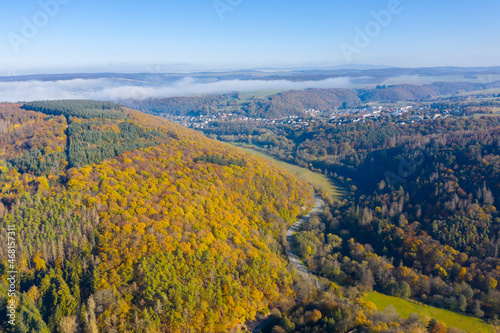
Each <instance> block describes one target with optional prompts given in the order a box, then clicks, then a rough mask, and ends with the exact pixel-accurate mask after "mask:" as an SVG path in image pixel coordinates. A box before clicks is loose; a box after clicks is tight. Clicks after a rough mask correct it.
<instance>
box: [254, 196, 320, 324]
mask: <svg viewBox="0 0 500 333" xmlns="http://www.w3.org/2000/svg"><path fill="white" fill-rule="evenodd" d="M314 199H315V200H316V202H315V204H314V207H313V208H312V209H311V211H310V212H309V213H307V214H306V215H305V216H304V217H303V218H301V219H300V220H298V221H297V222H295V223H294V224H293V225H292V226H291V227H290V228H289V229H288V231H287V233H286V242H287V245H286V252H287V255H288V260H290V264H293V265H295V266H296V267H297V271H298V272H299V274H300V276H302V278H303V279H312V280H313V281H314V284H315V286H316V288H317V289H318V290H321V289H322V287H321V285H320V283H319V280H318V278H317V277H316V276H314V275H313V274H312V273H311V272H310V271H309V270H308V269H307V267H306V266H305V265H304V263H303V262H302V261H301V260H300V259H299V257H298V256H297V255H296V254H295V252H294V251H293V249H292V241H293V236H294V235H295V233H296V232H297V230H299V229H300V226H301V225H302V224H304V223H305V222H307V221H309V219H310V218H311V214H314V213H316V214H319V213H321V212H322V211H323V208H324V207H325V202H324V201H323V200H321V198H320V197H319V196H317V195H315V196H314ZM273 319H274V318H273V317H272V316H269V317H267V318H266V319H264V320H263V321H261V322H260V323H259V324H258V325H257V326H255V328H254V329H253V330H252V333H258V332H260V331H262V329H263V328H264V327H266V326H267V325H268V324H269V323H270V322H271V321H272V320H273Z"/></svg>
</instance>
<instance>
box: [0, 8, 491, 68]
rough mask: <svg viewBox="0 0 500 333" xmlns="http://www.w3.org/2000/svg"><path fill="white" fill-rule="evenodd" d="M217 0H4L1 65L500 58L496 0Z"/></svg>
mask: <svg viewBox="0 0 500 333" xmlns="http://www.w3.org/2000/svg"><path fill="white" fill-rule="evenodd" d="M56 1H58V2H57V3H58V6H59V9H58V10H57V12H55V13H49V14H53V15H47V14H44V12H43V8H42V7H43V6H42V5H41V3H50V2H52V4H54V2H56ZM59 2H60V3H59ZM398 2H399V5H397V3H398ZM214 3H215V2H214V1H213V0H191V1H181V0H163V1H157V0H149V1H142V2H141V1H137V0H133V1H132V0H120V1H117V0H99V1H97V0H86V1H77V0H41V1H33V0H23V1H22V2H19V1H14V0H4V1H2V2H0V17H1V19H0V49H1V50H2V52H1V53H0V75H6V74H8V73H9V72H11V73H12V72H14V71H15V72H16V73H18V74H21V73H38V72H74V71H103V70H109V71H136V72H137V71H148V70H151V68H156V69H158V70H161V71H169V70H175V69H193V70H201V69H231V68H252V67H267V66H270V67H289V66H299V67H311V66H333V65H342V64H346V63H353V64H375V65H392V66H401V67H420V66H449V65H456V66H492V65H500V62H499V61H498V59H500V43H499V42H500V20H498V14H499V13H500V2H499V1H498V0H483V1H477V2H474V3H473V2H472V1H469V0H460V1H457V0H441V1H435V0H434V1H430V0H413V1H411V0H400V1H398V0H384V1H379V0H371V1H367V0H365V1H363V0H360V1H347V0H328V1H324V0H316V1H304V0H286V1H285V0H273V1H269V0H266V1H264V0H220V1H218V2H217V3H218V4H219V5H220V6H221V7H220V8H221V9H219V12H218V11H217V10H216V8H215V6H214ZM20 4H21V5H20ZM391 5H394V6H396V5H397V8H398V9H399V10H398V11H397V13H393V14H390V23H388V24H385V23H387V22H384V24H383V25H381V24H380V23H375V19H374V17H373V16H372V14H371V13H372V11H375V12H380V11H383V10H384V11H387V10H388V8H389V7H390V6H391ZM51 8H54V7H53V6H52V7H51ZM47 18H48V19H47ZM26 22H27V23H26ZM377 24H378V26H377ZM27 25H34V26H35V28H36V30H37V31H33V30H30V29H27V28H26V26H27ZM37 25H38V27H37ZM23 27H24V29H23ZM370 27H371V28H373V29H374V30H371V33H370V34H371V36H368V41H369V43H361V44H360V43H358V44H356V37H358V41H359V36H357V34H358V33H357V32H356V31H362V32H363V33H366V29H367V28H370ZM356 29H358V30H356ZM368 31H369V32H370V30H368ZM365 37H366V36H365ZM363 42H366V39H364V40H363ZM365 44H366V45H365ZM341 46H343V48H342V47H341ZM346 47H348V50H349V52H347V56H346V52H345V49H346ZM342 49H344V52H343V51H342ZM353 50H354V51H355V52H353Z"/></svg>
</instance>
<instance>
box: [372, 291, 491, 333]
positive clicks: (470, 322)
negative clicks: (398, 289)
mask: <svg viewBox="0 0 500 333" xmlns="http://www.w3.org/2000/svg"><path fill="white" fill-rule="evenodd" d="M364 300H365V301H369V302H372V303H374V304H375V305H376V306H377V308H378V310H379V311H383V310H384V309H385V308H386V307H388V306H389V305H392V306H393V307H394V308H395V309H396V311H397V312H398V313H399V315H401V316H403V317H405V318H407V317H408V316H409V315H410V314H411V313H417V314H419V315H425V316H427V317H430V318H434V319H436V320H440V321H442V322H444V323H446V325H447V326H453V327H456V328H459V329H461V330H465V331H468V332H474V333H476V332H477V333H479V332H488V333H489V332H491V333H494V332H495V331H494V330H493V328H492V327H491V326H490V325H488V324H487V323H486V322H484V321H482V320H481V319H478V318H475V317H471V316H466V315H462V314H459V313H456V312H452V311H448V310H444V309H440V308H435V307H432V306H428V305H424V304H420V303H417V302H413V301H406V300H404V299H401V298H398V297H393V296H387V295H384V294H380V293H377V292H373V293H370V294H368V295H367V296H365V298H364Z"/></svg>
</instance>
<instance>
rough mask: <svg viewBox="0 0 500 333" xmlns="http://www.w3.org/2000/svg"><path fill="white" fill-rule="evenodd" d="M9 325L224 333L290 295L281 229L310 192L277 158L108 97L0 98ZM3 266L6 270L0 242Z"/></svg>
mask: <svg viewBox="0 0 500 333" xmlns="http://www.w3.org/2000/svg"><path fill="white" fill-rule="evenodd" d="M0 184H1V185H0V186H1V188H0V221H1V226H0V228H1V229H2V230H1V231H0V238H1V240H2V241H3V243H6V242H7V239H6V237H7V232H6V228H7V226H8V225H15V226H16V232H17V235H16V239H17V243H18V246H17V258H16V264H17V269H18V271H19V272H20V273H19V293H18V296H19V298H18V308H17V320H18V325H16V326H11V325H8V324H7V323H6V312H5V311H6V302H7V300H8V297H7V291H8V288H7V285H6V284H5V283H4V282H2V283H1V284H0V318H1V323H0V325H1V327H2V329H3V330H5V331H7V332H188V331H191V332H225V331H228V330H232V329H236V328H237V327H239V326H240V325H241V324H243V323H244V322H245V321H246V320H249V319H253V318H254V317H255V315H256V314H257V312H264V313H265V312H266V311H269V310H268V306H269V305H270V304H274V303H276V302H279V301H281V300H283V299H287V298H289V297H293V294H294V291H293V290H292V288H291V286H292V284H293V275H292V274H291V273H290V272H289V271H288V270H287V268H286V265H287V261H286V257H285V254H284V245H285V244H284V241H285V232H286V230H287V228H288V226H289V225H290V224H291V223H293V221H294V219H295V217H296V216H297V215H299V214H301V213H304V212H306V210H307V209H308V208H309V207H310V206H311V205H312V204H313V202H314V199H313V190H312V188H311V187H310V186H309V185H307V184H305V183H304V182H303V181H300V180H298V179H297V178H295V177H294V176H291V175H289V174H287V173H286V172H284V171H281V170H280V169H278V168H277V167H276V166H275V165H273V164H270V163H269V162H265V161H263V160H260V159H257V158H255V157H252V156H249V155H247V154H245V153H242V152H239V151H237V150H235V149H234V148H231V147H228V146H226V145H224V144H222V143H219V142H217V141H213V140H210V139H207V138H205V137H204V136H202V135H201V134H198V133H196V132H193V131H189V130H187V129H184V128H183V127H181V126H178V125H174V124H172V123H169V122H167V121H163V120H161V119H158V118H155V117H152V116H147V115H144V114H142V113H140V112H137V111H133V110H130V109H127V108H122V107H119V106H117V105H114V104H108V103H100V102H86V101H72V102H70V101H57V102H35V103H31V104H26V105H24V106H22V108H21V105H18V104H2V105H0ZM0 258H1V262H2V264H1V267H0V274H1V275H2V277H3V280H2V281H5V278H6V272H7V271H8V266H7V264H8V261H7V259H8V257H7V249H6V248H1V249H0Z"/></svg>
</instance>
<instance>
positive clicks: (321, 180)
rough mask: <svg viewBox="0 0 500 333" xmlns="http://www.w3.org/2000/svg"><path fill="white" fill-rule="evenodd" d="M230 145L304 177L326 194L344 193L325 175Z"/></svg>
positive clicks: (336, 196) (341, 194)
mask: <svg viewBox="0 0 500 333" xmlns="http://www.w3.org/2000/svg"><path fill="white" fill-rule="evenodd" d="M231 146H233V147H237V148H239V149H241V150H243V151H245V152H247V153H250V154H252V155H255V156H259V157H262V158H265V159H267V160H269V161H272V162H274V163H276V164H277V165H278V166H279V167H280V168H283V169H285V170H287V171H288V172H290V173H291V174H294V175H296V176H298V177H301V178H302V179H305V180H306V181H307V182H309V183H310V184H312V185H313V186H318V187H320V188H321V189H323V190H324V191H326V192H328V194H330V195H331V196H333V197H334V198H336V199H341V198H342V196H343V195H344V194H345V190H344V189H343V188H342V187H340V186H338V185H337V184H334V183H333V182H332V181H331V180H330V179H329V178H328V177H326V176H325V175H323V174H321V173H317V172H312V171H311V170H309V169H306V168H302V167H299V166H298V165H294V164H290V163H287V162H283V161H280V160H278V159H276V158H275V157H273V156H270V155H268V154H265V153H262V152H260V151H257V150H255V149H253V148H251V147H249V146H245V147H242V146H240V145H237V144H231Z"/></svg>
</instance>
